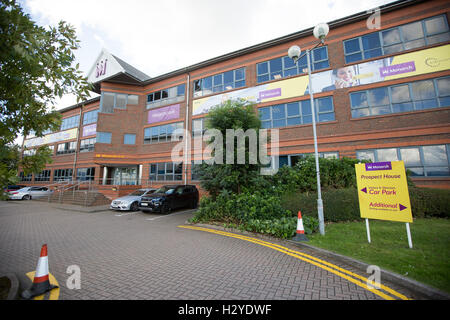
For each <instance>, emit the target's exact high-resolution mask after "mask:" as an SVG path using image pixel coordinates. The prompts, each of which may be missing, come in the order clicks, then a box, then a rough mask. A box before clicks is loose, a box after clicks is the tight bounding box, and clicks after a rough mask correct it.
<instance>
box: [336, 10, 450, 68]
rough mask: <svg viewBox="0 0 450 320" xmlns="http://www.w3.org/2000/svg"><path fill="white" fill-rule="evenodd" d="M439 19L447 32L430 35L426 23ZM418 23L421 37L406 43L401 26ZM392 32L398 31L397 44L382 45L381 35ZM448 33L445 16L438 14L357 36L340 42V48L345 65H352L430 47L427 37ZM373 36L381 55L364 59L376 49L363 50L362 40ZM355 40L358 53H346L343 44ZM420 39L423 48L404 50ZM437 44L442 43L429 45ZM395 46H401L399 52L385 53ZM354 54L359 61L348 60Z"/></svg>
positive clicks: (449, 28) (449, 30)
mask: <svg viewBox="0 0 450 320" xmlns="http://www.w3.org/2000/svg"><path fill="white" fill-rule="evenodd" d="M439 17H441V18H443V19H444V21H445V22H446V26H447V30H446V31H443V32H438V33H433V34H430V33H429V32H428V30H427V27H426V21H429V20H433V19H436V18H439ZM418 22H420V25H421V27H422V31H423V37H421V38H417V39H412V40H409V41H406V40H405V36H404V34H403V29H402V27H403V26H407V25H412V24H414V23H418ZM393 30H397V31H398V33H399V37H400V40H399V42H396V43H391V44H388V45H384V40H383V33H387V32H389V31H393ZM449 32H450V27H449V24H448V20H447V17H446V15H445V14H439V15H436V16H432V17H428V18H424V19H421V20H416V21H411V22H408V23H405V24H402V25H399V26H395V27H391V28H388V29H384V30H379V31H375V32H371V33H367V34H364V35H361V36H358V37H354V38H350V39H346V40H343V41H342V46H343V49H344V59H345V63H346V64H350V63H354V62H358V61H363V60H367V59H372V58H375V57H381V56H384V55H388V54H396V53H400V52H403V51H407V50H413V49H417V48H422V47H426V46H428V45H430V43H429V42H430V40H429V39H428V38H429V37H432V36H436V35H440V34H445V33H449ZM373 34H378V39H379V42H380V47H379V48H380V49H381V55H377V56H371V57H366V53H365V52H366V51H370V50H375V49H376V48H375V49H368V50H364V47H363V42H362V38H363V37H365V36H368V35H373ZM356 39H358V45H359V51H354V52H350V53H348V52H347V49H346V46H345V44H346V43H347V42H350V41H354V40H356ZM420 39H423V40H424V45H423V46H417V47H414V48H408V49H406V44H408V43H410V42H413V41H417V40H420ZM437 43H442V41H439V42H434V43H431V44H437ZM396 45H401V50H399V51H395V52H388V53H386V48H388V47H391V46H396ZM356 54H361V59H356V60H348V57H349V56H351V55H356Z"/></svg>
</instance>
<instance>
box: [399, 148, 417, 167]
mask: <svg viewBox="0 0 450 320" xmlns="http://www.w3.org/2000/svg"><path fill="white" fill-rule="evenodd" d="M400 156H401V158H402V160H403V162H404V163H405V166H406V167H415V166H421V165H422V163H421V161H420V151H419V148H402V149H400Z"/></svg>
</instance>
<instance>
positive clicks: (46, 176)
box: [34, 170, 51, 181]
mask: <svg viewBox="0 0 450 320" xmlns="http://www.w3.org/2000/svg"><path fill="white" fill-rule="evenodd" d="M50 174H51V171H50V170H42V171H41V172H39V174H37V175H36V176H35V177H34V181H50Z"/></svg>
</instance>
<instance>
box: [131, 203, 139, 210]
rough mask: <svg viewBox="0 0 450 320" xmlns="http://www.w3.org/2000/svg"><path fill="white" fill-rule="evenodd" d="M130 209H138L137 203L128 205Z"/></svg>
mask: <svg viewBox="0 0 450 320" xmlns="http://www.w3.org/2000/svg"><path fill="white" fill-rule="evenodd" d="M130 210H131V211H138V210H139V203H137V202H133V203H132V204H131V206H130Z"/></svg>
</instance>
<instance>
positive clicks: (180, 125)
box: [143, 121, 184, 144]
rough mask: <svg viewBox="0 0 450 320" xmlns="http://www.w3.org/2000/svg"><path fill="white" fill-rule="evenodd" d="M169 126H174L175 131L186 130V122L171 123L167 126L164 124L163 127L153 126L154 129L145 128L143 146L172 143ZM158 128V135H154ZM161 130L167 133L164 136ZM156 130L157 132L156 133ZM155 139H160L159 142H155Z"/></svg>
mask: <svg viewBox="0 0 450 320" xmlns="http://www.w3.org/2000/svg"><path fill="white" fill-rule="evenodd" d="M169 126H174V128H173V130H172V132H173V131H175V130H177V129H183V128H184V122H183V121H178V122H171V123H167V124H163V125H158V126H152V127H146V128H144V142H143V144H155V143H163V142H172V134H171V135H170V136H169V135H168V134H167V132H168V131H167V128H168V127H169ZM157 128H158V135H155V134H153V133H155V131H156V129H157ZM161 128H164V129H165V131H164V132H165V133H164V135H162V134H161V130H162V129H161ZM154 130H155V131H154ZM147 132H148V133H149V134H147ZM163 136H164V137H165V138H164V139H162V137H163ZM154 137H158V138H157V139H158V140H157V141H153V140H155V139H154Z"/></svg>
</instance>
